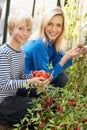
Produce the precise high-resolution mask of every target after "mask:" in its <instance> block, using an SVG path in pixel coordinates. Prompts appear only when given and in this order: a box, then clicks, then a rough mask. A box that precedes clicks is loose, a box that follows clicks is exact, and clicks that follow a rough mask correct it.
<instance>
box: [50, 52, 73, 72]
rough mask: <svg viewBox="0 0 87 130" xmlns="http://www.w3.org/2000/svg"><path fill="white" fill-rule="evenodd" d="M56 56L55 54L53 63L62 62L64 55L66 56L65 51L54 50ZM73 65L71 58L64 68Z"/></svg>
mask: <svg viewBox="0 0 87 130" xmlns="http://www.w3.org/2000/svg"><path fill="white" fill-rule="evenodd" d="M54 52H55V53H54V56H53V60H52V64H53V66H54V65H55V64H57V63H59V62H60V60H61V59H62V57H63V56H64V51H63V50H62V51H60V52H57V51H54ZM71 65H72V59H69V60H68V61H67V62H66V63H65V64H64V66H63V69H64V70H65V69H67V68H68V67H69V66H71Z"/></svg>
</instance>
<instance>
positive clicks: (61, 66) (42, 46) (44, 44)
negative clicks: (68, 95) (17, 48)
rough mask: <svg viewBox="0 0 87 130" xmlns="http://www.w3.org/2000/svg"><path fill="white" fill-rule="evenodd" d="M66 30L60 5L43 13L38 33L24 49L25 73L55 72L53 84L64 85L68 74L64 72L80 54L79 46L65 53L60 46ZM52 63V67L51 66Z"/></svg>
mask: <svg viewBox="0 0 87 130" xmlns="http://www.w3.org/2000/svg"><path fill="white" fill-rule="evenodd" d="M64 31H65V17H64V12H63V11H62V9H61V8H60V7H53V8H51V9H49V10H46V12H45V13H44V14H43V15H42V18H41V21H40V23H39V28H38V30H36V35H34V36H32V40H29V41H28V42H27V43H26V44H25V45H24V46H23V47H22V49H23V50H24V51H25V53H26V57H25V59H26V60H25V73H26V74H29V73H31V71H34V70H45V71H47V72H49V73H53V79H52V81H51V84H53V85H54V86H57V87H64V86H65V85H66V82H67V76H66V74H65V73H64V71H65V69H67V68H68V67H69V66H70V65H72V59H71V58H72V57H75V56H77V55H80V51H79V49H78V48H74V49H71V50H69V51H68V52H66V53H65V54H64V52H63V50H62V49H61V48H60V46H61V43H62V39H63V36H64ZM50 63H52V67H51V68H49V66H50Z"/></svg>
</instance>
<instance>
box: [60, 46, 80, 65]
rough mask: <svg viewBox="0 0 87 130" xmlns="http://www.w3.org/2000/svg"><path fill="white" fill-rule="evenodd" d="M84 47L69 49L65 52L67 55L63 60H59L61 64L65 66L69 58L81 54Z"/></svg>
mask: <svg viewBox="0 0 87 130" xmlns="http://www.w3.org/2000/svg"><path fill="white" fill-rule="evenodd" d="M81 50H82V49H80V48H78V47H76V48H72V49H70V50H69V51H67V52H66V53H65V55H64V56H63V58H62V59H61V61H60V62H59V63H60V65H61V66H63V65H64V64H65V63H66V62H67V60H69V59H70V58H72V57H77V56H80V55H81V54H82V51H81Z"/></svg>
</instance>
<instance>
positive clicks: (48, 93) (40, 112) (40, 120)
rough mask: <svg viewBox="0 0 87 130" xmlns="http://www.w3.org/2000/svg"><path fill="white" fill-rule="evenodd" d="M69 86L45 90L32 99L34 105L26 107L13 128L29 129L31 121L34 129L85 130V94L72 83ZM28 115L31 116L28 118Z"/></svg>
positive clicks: (86, 104) (86, 97) (86, 108)
mask: <svg viewBox="0 0 87 130" xmlns="http://www.w3.org/2000/svg"><path fill="white" fill-rule="evenodd" d="M70 87H71V88H72V91H70ZM70 87H65V88H63V89H59V88H54V87H52V88H51V87H50V89H47V90H45V93H44V95H43V96H42V97H39V98H38V99H37V100H36V99H34V100H33V103H34V105H35V107H33V108H32V109H31V110H30V109H28V113H27V115H26V116H25V117H24V119H23V120H21V123H20V124H16V129H15V130H20V129H21V128H23V127H25V130H27V129H28V130H29V128H28V126H29V125H31V124H32V123H33V125H34V129H35V130H86V128H87V95H85V96H84V95H83V94H82V93H81V92H80V91H78V90H75V89H74V87H73V85H71V86H70ZM29 115H31V118H28V117H29ZM25 121H26V124H25Z"/></svg>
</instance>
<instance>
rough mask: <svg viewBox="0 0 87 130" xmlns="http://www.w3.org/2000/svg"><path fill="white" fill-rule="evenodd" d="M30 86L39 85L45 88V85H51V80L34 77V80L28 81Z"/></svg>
mask: <svg viewBox="0 0 87 130" xmlns="http://www.w3.org/2000/svg"><path fill="white" fill-rule="evenodd" d="M27 81H28V84H37V85H38V86H39V87H42V88H43V87H44V85H45V84H50V80H47V79H45V78H43V77H34V78H32V79H28V80H27Z"/></svg>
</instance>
